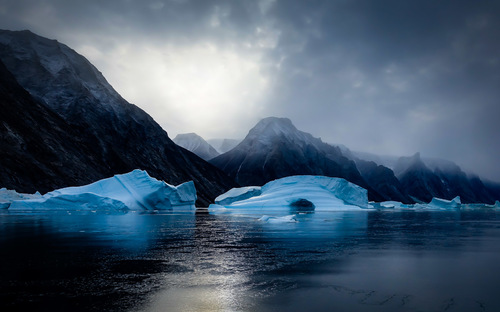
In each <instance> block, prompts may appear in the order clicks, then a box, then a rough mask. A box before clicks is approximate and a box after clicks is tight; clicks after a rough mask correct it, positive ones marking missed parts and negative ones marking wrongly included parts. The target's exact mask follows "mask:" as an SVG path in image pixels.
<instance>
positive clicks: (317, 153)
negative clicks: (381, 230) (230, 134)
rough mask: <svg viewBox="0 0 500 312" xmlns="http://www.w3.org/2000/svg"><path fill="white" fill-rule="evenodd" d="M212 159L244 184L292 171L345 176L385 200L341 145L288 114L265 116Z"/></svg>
mask: <svg viewBox="0 0 500 312" xmlns="http://www.w3.org/2000/svg"><path fill="white" fill-rule="evenodd" d="M210 163H212V164H214V165H216V166H217V167H219V168H221V169H222V170H224V171H225V172H226V173H227V174H228V175H229V176H230V177H232V178H234V179H235V180H236V182H237V183H239V184H241V185H264V184H265V183H267V182H269V181H271V180H274V179H278V178H282V177H286V176H290V175H324V176H329V177H340V178H344V179H346V180H348V181H350V182H353V183H355V184H357V185H360V186H362V187H364V188H366V189H367V190H368V193H369V197H370V198H371V199H373V200H383V197H382V196H381V195H380V194H379V193H378V192H376V191H375V190H374V189H373V188H371V187H370V185H369V184H368V183H367V182H366V181H365V180H364V179H363V178H362V177H361V175H360V173H359V171H358V169H357V168H356V164H355V163H354V162H353V161H352V160H349V159H347V158H346V157H344V156H343V155H342V152H341V151H340V149H339V148H338V147H334V146H331V145H329V144H326V143H324V142H322V141H321V139H319V138H314V137H313V136H312V135H311V134H309V133H306V132H302V131H299V130H298V129H297V128H295V126H294V125H293V124H292V122H291V121H290V120H289V119H287V118H276V117H269V118H265V119H262V120H261V121H260V122H258V123H257V125H256V126H255V127H254V128H252V129H251V130H250V131H249V132H248V135H247V136H246V137H245V139H243V141H242V142H241V143H239V144H238V145H237V146H236V147H235V148H233V149H232V150H230V151H229V152H227V153H224V154H222V155H220V156H217V157H215V158H214V159H212V160H210Z"/></svg>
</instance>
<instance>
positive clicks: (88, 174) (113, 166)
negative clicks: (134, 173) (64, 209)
mask: <svg viewBox="0 0 500 312" xmlns="http://www.w3.org/2000/svg"><path fill="white" fill-rule="evenodd" d="M0 60H1V61H2V62H3V63H4V64H5V67H6V68H7V70H8V71H9V72H10V73H12V75H13V76H14V78H15V79H16V80H17V82H19V85H21V86H22V87H23V88H24V89H26V90H27V91H28V92H29V93H30V94H31V98H32V101H30V103H31V104H32V103H33V102H35V103H39V105H42V106H43V107H45V110H46V111H47V114H50V115H52V116H55V117H57V118H58V120H59V121H61V120H62V121H64V123H65V124H66V125H67V126H60V129H61V131H60V132H61V133H60V136H59V135H56V134H53V135H52V136H51V134H52V133H48V134H47V135H46V137H45V140H42V142H44V143H46V142H49V141H56V142H59V144H63V143H62V142H60V141H61V140H67V141H71V142H72V143H71V144H73V147H75V148H76V149H77V150H76V151H75V150H74V149H69V150H65V149H62V150H58V148H56V147H57V144H55V145H54V150H53V153H55V154H57V153H60V154H61V155H59V156H58V157H60V158H61V159H62V160H60V161H56V162H50V161H47V160H45V159H43V158H40V155H39V151H40V148H39V147H38V146H39V145H40V143H39V142H38V143H37V144H35V142H37V139H39V138H37V137H30V135H31V134H30V133H28V132H14V131H12V134H11V136H12V137H20V138H21V139H22V140H24V141H25V142H30V143H29V144H25V145H23V144H21V145H16V146H17V147H16V148H12V149H9V150H8V151H2V153H3V155H6V156H5V157H7V156H8V157H9V160H6V161H4V162H7V166H8V164H12V163H14V162H15V159H16V158H19V159H25V161H23V162H22V163H25V164H26V165H27V166H31V165H32V164H33V163H35V160H38V162H42V163H43V165H44V166H43V167H41V168H44V169H43V170H41V172H40V177H42V179H38V178H37V177H35V176H34V175H32V174H31V172H29V171H28V172H17V171H16V172H17V174H15V176H16V177H15V178H11V179H8V180H0V186H2V187H8V188H13V189H16V190H18V191H21V192H34V191H35V190H40V191H42V192H43V191H48V190H50V189H53V188H59V187H64V186H68V185H82V184H87V183H90V182H93V181H95V180H97V179H101V178H105V177H109V176H112V175H114V174H117V173H124V172H128V171H131V170H133V169H144V170H147V171H148V172H149V174H150V175H151V176H154V177H156V178H158V179H161V180H164V181H166V182H168V183H171V184H179V183H182V182H185V181H188V180H193V181H194V182H195V184H196V189H197V191H198V198H199V200H198V204H199V205H206V204H208V203H210V202H211V201H212V200H213V199H214V198H215V197H216V196H217V195H219V194H221V193H222V192H224V191H226V190H227V189H229V188H231V187H233V186H235V183H234V182H233V181H232V180H231V179H230V178H228V177H227V175H226V174H224V173H223V172H222V171H220V170H219V169H217V168H215V167H214V166H212V165H210V164H208V163H207V162H205V161H203V160H202V159H200V158H199V157H198V156H196V155H194V154H193V153H191V152H189V151H187V150H185V149H183V148H181V147H178V146H177V145H176V144H175V143H173V142H172V141H171V140H170V138H169V137H168V135H167V133H166V132H165V131H164V130H163V129H162V128H161V127H160V126H159V125H158V124H157V123H156V122H155V121H154V120H153V119H152V118H151V117H150V116H149V115H147V114H146V113H145V112H144V111H142V110H141V109H140V108H138V107H137V106H135V105H132V104H130V103H128V102H127V101H125V100H124V99H123V98H122V97H121V96H120V95H119V94H118V93H117V92H116V91H115V90H114V89H113V88H112V87H111V86H110V85H109V84H108V83H107V82H106V80H105V79H104V77H103V76H102V74H101V73H100V72H99V71H98V70H97V69H96V68H95V67H94V66H92V65H91V64H90V63H89V62H88V61H87V60H86V59H85V58H84V57H83V56H81V55H79V54H77V53H76V52H75V51H73V50H71V49H70V48H68V47H67V46H65V45H63V44H60V43H58V42H57V41H55V40H49V39H46V38H42V37H39V36H37V35H35V34H33V33H31V32H29V31H22V32H11V31H0ZM18 91H19V90H17V91H16V93H17V92H18ZM19 92H20V91H19ZM24 94H25V95H26V92H24ZM2 96H3V97H4V98H3V101H4V102H5V103H6V104H5V105H7V106H10V107H12V109H17V108H15V107H16V106H17V105H19V103H18V102H17V101H14V100H15V95H14V100H13V98H12V96H11V97H9V96H7V95H5V94H3V95H2ZM27 101H28V100H27ZM25 104H26V105H29V103H25ZM23 109H24V110H30V108H26V107H23ZM21 117H22V116H21ZM55 117H54V118H55ZM0 118H1V119H0V122H1V123H5V120H4V118H5V117H4V116H3V115H2V117H0ZM12 118H14V117H12ZM16 118H20V116H17V117H16ZM13 120H14V119H13ZM11 123H12V122H11ZM39 123H40V121H39V120H38V119H32V120H31V121H30V122H29V123H27V124H26V127H27V128H32V129H37V127H39ZM48 128H50V127H48ZM67 128H70V130H67ZM64 129H66V130H67V131H66V130H64ZM71 129H73V130H71ZM47 131H48V130H47ZM63 133H67V135H66V136H63V135H62V134H63ZM73 147H72V148H73ZM3 155H2V156H3ZM75 159H77V160H78V161H75ZM62 164H64V165H62ZM12 170H14V169H12ZM66 172H70V173H72V174H71V175H66V174H65V173H66Z"/></svg>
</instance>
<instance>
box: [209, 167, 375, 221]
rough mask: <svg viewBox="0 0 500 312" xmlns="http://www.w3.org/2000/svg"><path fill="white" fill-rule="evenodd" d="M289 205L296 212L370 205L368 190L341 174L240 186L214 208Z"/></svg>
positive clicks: (296, 177)
mask: <svg viewBox="0 0 500 312" xmlns="http://www.w3.org/2000/svg"><path fill="white" fill-rule="evenodd" d="M283 208H285V209H288V210H287V211H291V212H292V213H301V212H311V211H338V210H352V209H361V208H369V206H368V196H367V191H366V190H365V189H364V188H362V187H360V186H357V185H355V184H353V183H350V182H348V181H346V180H344V179H341V178H330V177H324V176H307V175H304V176H290V177H286V178H281V179H277V180H274V181H271V182H269V183H267V184H265V185H264V186H262V187H261V188H260V189H259V188H258V187H245V188H236V189H232V190H230V191H228V192H227V193H225V194H223V195H221V196H219V197H218V198H217V199H216V204H215V205H210V207H209V210H210V211H213V212H224V211H228V210H233V209H236V210H241V209H250V210H252V211H256V212H257V211H258V210H267V209H283Z"/></svg>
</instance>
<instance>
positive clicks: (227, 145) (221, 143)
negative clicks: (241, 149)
mask: <svg viewBox="0 0 500 312" xmlns="http://www.w3.org/2000/svg"><path fill="white" fill-rule="evenodd" d="M207 142H208V144H210V145H212V146H213V147H214V148H215V150H216V151H217V152H218V153H219V154H224V153H226V152H229V151H230V150H232V149H233V148H235V147H236V145H238V144H239V143H240V142H241V141H240V140H235V139H210V140H207Z"/></svg>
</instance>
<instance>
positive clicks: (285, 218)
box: [259, 215, 298, 223]
mask: <svg viewBox="0 0 500 312" xmlns="http://www.w3.org/2000/svg"><path fill="white" fill-rule="evenodd" d="M259 221H261V222H267V223H290V222H292V223H294V222H298V221H297V218H296V215H288V216H283V217H273V216H268V215H264V216H262V217H261V218H259Z"/></svg>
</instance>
